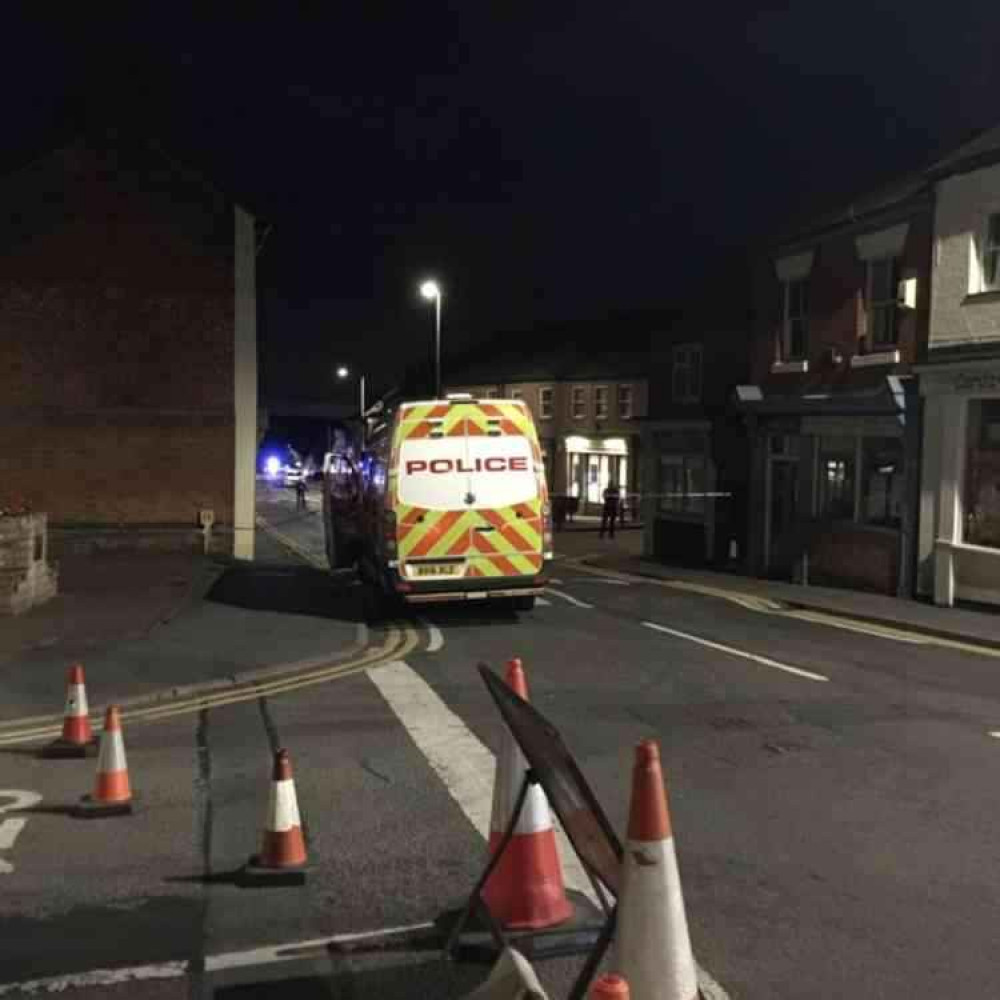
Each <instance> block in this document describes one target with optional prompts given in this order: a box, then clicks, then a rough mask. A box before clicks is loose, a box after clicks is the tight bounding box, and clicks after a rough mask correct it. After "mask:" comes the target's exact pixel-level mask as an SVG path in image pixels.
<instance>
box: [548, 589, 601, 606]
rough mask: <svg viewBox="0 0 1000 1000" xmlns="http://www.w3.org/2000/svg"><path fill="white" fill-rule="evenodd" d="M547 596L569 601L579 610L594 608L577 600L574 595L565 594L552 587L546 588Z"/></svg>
mask: <svg viewBox="0 0 1000 1000" xmlns="http://www.w3.org/2000/svg"><path fill="white" fill-rule="evenodd" d="M545 593H546V594H554V595H555V596H556V597H561V598H562V599H563V600H564V601H568V602H569V603H570V604H572V605H574V606H575V607H578V608H592V607H593V606H594V605H593V604H588V603H587V602H586V601H580V600H577V598H575V597H573V595H572V594H564V593H563V592H562V591H561V590H553V588H552V587H546V588H545Z"/></svg>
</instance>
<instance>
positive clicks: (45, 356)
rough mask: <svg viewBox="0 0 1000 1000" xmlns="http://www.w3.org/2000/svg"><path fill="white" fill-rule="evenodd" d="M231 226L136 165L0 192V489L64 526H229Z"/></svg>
mask: <svg viewBox="0 0 1000 1000" xmlns="http://www.w3.org/2000/svg"><path fill="white" fill-rule="evenodd" d="M232 219H233V216H232V208H231V206H228V205H226V204H225V202H224V201H223V200H221V199H219V198H218V197H216V196H213V195H212V194H211V193H210V192H208V193H206V191H205V189H204V187H203V186H202V185H200V184H199V183H196V182H194V181H192V180H191V179H190V178H188V177H186V176H183V175H180V174H178V173H177V172H176V171H175V170H174V168H172V167H170V165H169V164H166V162H165V161H162V160H158V159H156V158H155V157H148V156H143V155H138V154H136V153H134V152H131V151H130V152H123V151H121V150H118V149H115V150H114V151H112V152H108V151H107V150H104V149H101V150H99V151H94V150H88V149H86V148H84V147H82V146H78V147H73V148H71V149H68V150H64V151H60V152H58V153H55V154H53V155H52V156H50V157H47V158H45V159H44V160H43V161H40V162H39V164H36V165H35V166H34V167H32V168H31V169H30V170H28V171H26V172H22V174H19V175H17V176H16V177H14V178H11V179H9V182H8V183H7V184H4V183H0V229H3V228H4V226H3V223H4V222H5V221H10V223H11V224H10V225H9V226H8V227H7V228H6V229H5V232H4V237H3V238H2V241H0V475H2V478H3V482H4V488H5V490H9V491H10V492H11V493H13V494H20V495H23V496H24V497H25V498H26V499H27V500H28V501H29V502H30V504H31V505H32V506H33V508H34V509H36V510H44V511H48V512H49V514H50V518H51V520H52V521H53V522H56V523H60V522H62V523H87V524H125V525H135V524H149V523H157V524H184V525H190V524H193V523H195V522H196V519H197V513H198V510H199V509H200V508H202V507H212V508H214V510H215V512H216V518H217V520H218V521H219V522H221V523H223V524H225V523H229V522H231V520H232V505H233V463H234V444H233V322H234V320H233V271H232V268H233V264H232V246H231V242H232V225H233V223H232ZM227 241H228V242H227Z"/></svg>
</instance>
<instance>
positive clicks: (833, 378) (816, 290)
mask: <svg viewBox="0 0 1000 1000" xmlns="http://www.w3.org/2000/svg"><path fill="white" fill-rule="evenodd" d="M900 221H907V222H908V224H909V229H908V232H907V236H906V242H905V244H904V247H903V253H902V256H901V258H900V277H901V278H902V277H916V278H917V291H918V308H917V309H914V310H901V311H900V312H899V315H898V324H899V326H898V330H899V338H898V347H899V351H900V362H901V364H902V365H903V366H904V367H905V366H908V365H909V364H912V363H913V362H915V361H917V360H918V358H919V352H920V349H921V346H922V342H923V341H925V340H926V335H927V323H928V316H929V308H930V305H929V303H930V280H929V279H930V256H931V225H932V223H931V216H930V212H929V211H927V210H920V211H915V212H913V213H912V214H910V215H909V216H906V217H905V218H902V219H901V218H899V217H893V218H892V219H891V220H890V221H888V222H886V223H884V224H876V225H872V226H869V227H866V228H865V229H863V230H862V229H859V230H850V231H844V232H841V233H838V234H836V235H834V236H831V237H828V238H826V239H824V240H822V241H817V242H816V243H814V244H809V243H808V242H806V243H803V244H801V245H800V246H799V247H798V248H797V250H796V251H792V250H789V251H788V253H792V252H802V251H804V250H809V249H811V250H813V251H814V252H815V257H814V259H813V264H812V269H811V271H810V272H809V323H808V362H809V371H808V372H807V373H775V372H772V365H773V363H774V362H775V360H777V341H778V334H779V331H780V328H781V323H782V309H783V300H782V285H781V283H780V282H779V280H778V277H777V273H776V271H775V263H774V261H775V258H780V257H782V256H784V253H785V252H784V251H776V252H775V254H774V255H773V256H772V257H770V258H766V259H763V260H761V261H760V262H759V266H758V268H757V270H756V280H755V291H754V302H755V307H756V308H755V312H756V319H755V323H754V338H753V349H752V360H751V375H752V381H753V382H754V383H755V384H757V385H762V386H765V391H770V392H772V393H780V394H793V393H799V392H810V391H816V390H821V389H834V390H836V389H843V390H850V389H853V388H862V387H866V386H872V385H875V384H877V383H878V382H880V381H881V380H882V379H883V378H884V377H885V375H886V374H887V372H889V371H891V370H893V369H892V368H891V366H879V367H876V368H875V369H866V368H858V369H854V368H852V367H851V358H852V356H854V355H858V354H861V353H862V351H861V344H860V342H859V338H860V336H861V335H862V333H863V331H864V308H865V307H864V301H863V296H864V294H865V283H866V271H865V263H864V261H863V260H861V259H860V257H859V256H858V251H857V246H856V243H855V240H856V239H857V237H858V236H859V235H863V234H864V233H866V232H870V231H874V230H878V229H882V228H888V227H889V226H890V225H895V224H898V223H899V222H900ZM829 348H836V350H837V351H838V352H839V353H840V355H841V361H840V362H839V363H833V362H831V361H830V360H829V359H828V357H827V354H828V350H829Z"/></svg>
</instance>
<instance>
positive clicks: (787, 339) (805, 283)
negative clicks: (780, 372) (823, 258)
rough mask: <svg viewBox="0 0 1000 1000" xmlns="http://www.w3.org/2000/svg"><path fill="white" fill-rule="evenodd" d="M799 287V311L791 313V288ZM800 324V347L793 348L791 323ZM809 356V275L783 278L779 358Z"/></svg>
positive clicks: (787, 359)
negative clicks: (800, 292) (795, 349)
mask: <svg viewBox="0 0 1000 1000" xmlns="http://www.w3.org/2000/svg"><path fill="white" fill-rule="evenodd" d="M796 287H798V288H801V290H802V294H801V296H800V300H799V303H798V305H799V308H800V310H801V311H799V312H796V313H795V315H793V314H792V299H793V296H792V289H793V288H796ZM793 322H800V323H801V324H802V349H801V350H800V351H798V352H796V351H794V350H793V344H792V323H793ZM808 357H809V276H808V275H805V276H803V277H801V278H785V280H784V281H782V283H781V360H782V361H805V360H806V359H807V358H808Z"/></svg>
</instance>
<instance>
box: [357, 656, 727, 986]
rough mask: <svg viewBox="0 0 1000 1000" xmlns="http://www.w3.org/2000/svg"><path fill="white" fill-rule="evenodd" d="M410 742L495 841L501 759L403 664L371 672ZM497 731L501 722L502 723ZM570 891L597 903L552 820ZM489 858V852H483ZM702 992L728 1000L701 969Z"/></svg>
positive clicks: (471, 819)
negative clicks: (493, 823)
mask: <svg viewBox="0 0 1000 1000" xmlns="http://www.w3.org/2000/svg"><path fill="white" fill-rule="evenodd" d="M366 673H367V674H368V676H369V677H370V678H371V680H372V682H373V683H374V684H375V686H376V687H377V688H378V689H379V691H380V693H381V694H382V697H383V698H385V700H386V701H387V702H388V703H389V707H390V708H392V710H393V711H394V712H395V713H396V715H397V716H398V718H399V721H400V722H402V723H403V725H404V726H405V727H406V730H407V732H408V733H409V734H410V738H411V739H412V740H413V742H414V743H416V745H417V747H418V748H419V750H420V752H421V753H422V754H423V755H424V756H425V757H426V758H427V760H428V762H429V763H430V765H431V767H432V768H433V769H434V771H435V772H436V773H437V775H438V777H439V778H440V779H441V780H442V781H443V782H444V785H445V787H446V788H447V789H448V791H449V793H450V794H451V797H452V798H453V799H454V800H455V801H456V802H457V803H458V805H459V806H460V808H461V810H462V812H464V813H465V815H466V817H467V818H468V820H469V822H470V823H471V824H472V825H473V826H474V827H475V828H476V829H477V830H478V831H479V834H480V836H481V837H482V838H483V839H484V840H488V839H489V835H490V813H491V811H492V805H493V772H494V769H495V766H496V759H495V758H494V756H493V754H492V753H491V752H490V751H489V749H487V748H486V747H485V746H484V745H483V744H482V743H480V741H479V740H478V739H477V738H476V737H475V736H474V735H473V734H472V733H471V732H470V731H469V729H468V728H467V727H466V725H465V723H464V722H462V720H461V719H460V718H459V717H458V716H457V715H456V714H455V713H454V712H452V711H451V709H450V708H448V706H447V705H446V704H445V703H444V702H443V701H442V700H441V699H440V698H439V697H438V695H437V694H436V693H435V692H434V691H433V690H432V689H431V687H430V686H429V685H428V684H426V683H425V682H424V680H423V679H422V678H421V677H420V676H419V675H418V674H417V673H416V672H415V671H414V670H412V669H411V668H410V667H409V666H408V665H407V664H406V663H404V662H403V661H402V660H396V661H394V662H392V663H387V664H385V665H384V666H381V667H373V668H371V669H370V670H368V671H366ZM497 725H502V722H501V721H500V719H499V716H498V718H497ZM552 820H553V824H554V825H555V829H556V839H557V841H558V842H559V856H560V858H561V860H562V866H563V877H564V880H565V883H566V886H567V888H570V889H574V890H575V891H577V892H579V893H581V894H582V895H584V896H586V897H587V898H588V899H590V900H591V902H593V903H595V904H596V903H597V902H598V900H597V895H596V893H595V892H594V888H593V886H592V885H591V884H590V879H589V878H588V877H587V873H586V872H585V871H584V868H583V865H582V864H581V863H580V859H579V858H577V856H576V853H575V852H574V850H573V848H572V846H571V845H570V842H569V838H568V837H567V836H566V834H565V832H564V831H563V829H562V826H561V825H560V823H559V820H558V818H557V817H556V816H555V815H554V814H553V816H552ZM484 856H485V852H484ZM698 979H699V986H700V987H701V991H702V993H703V994H704V995H705V996H706V997H709V998H711V1000H728V995H727V994H726V992H725V990H723V989H722V987H720V986H719V984H718V983H717V982H715V980H714V979H713V978H712V977H711V976H710V975H708V974H707V973H706V972H705V971H704V970H703V969H702V968H701V967H700V966H699V969H698Z"/></svg>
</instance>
